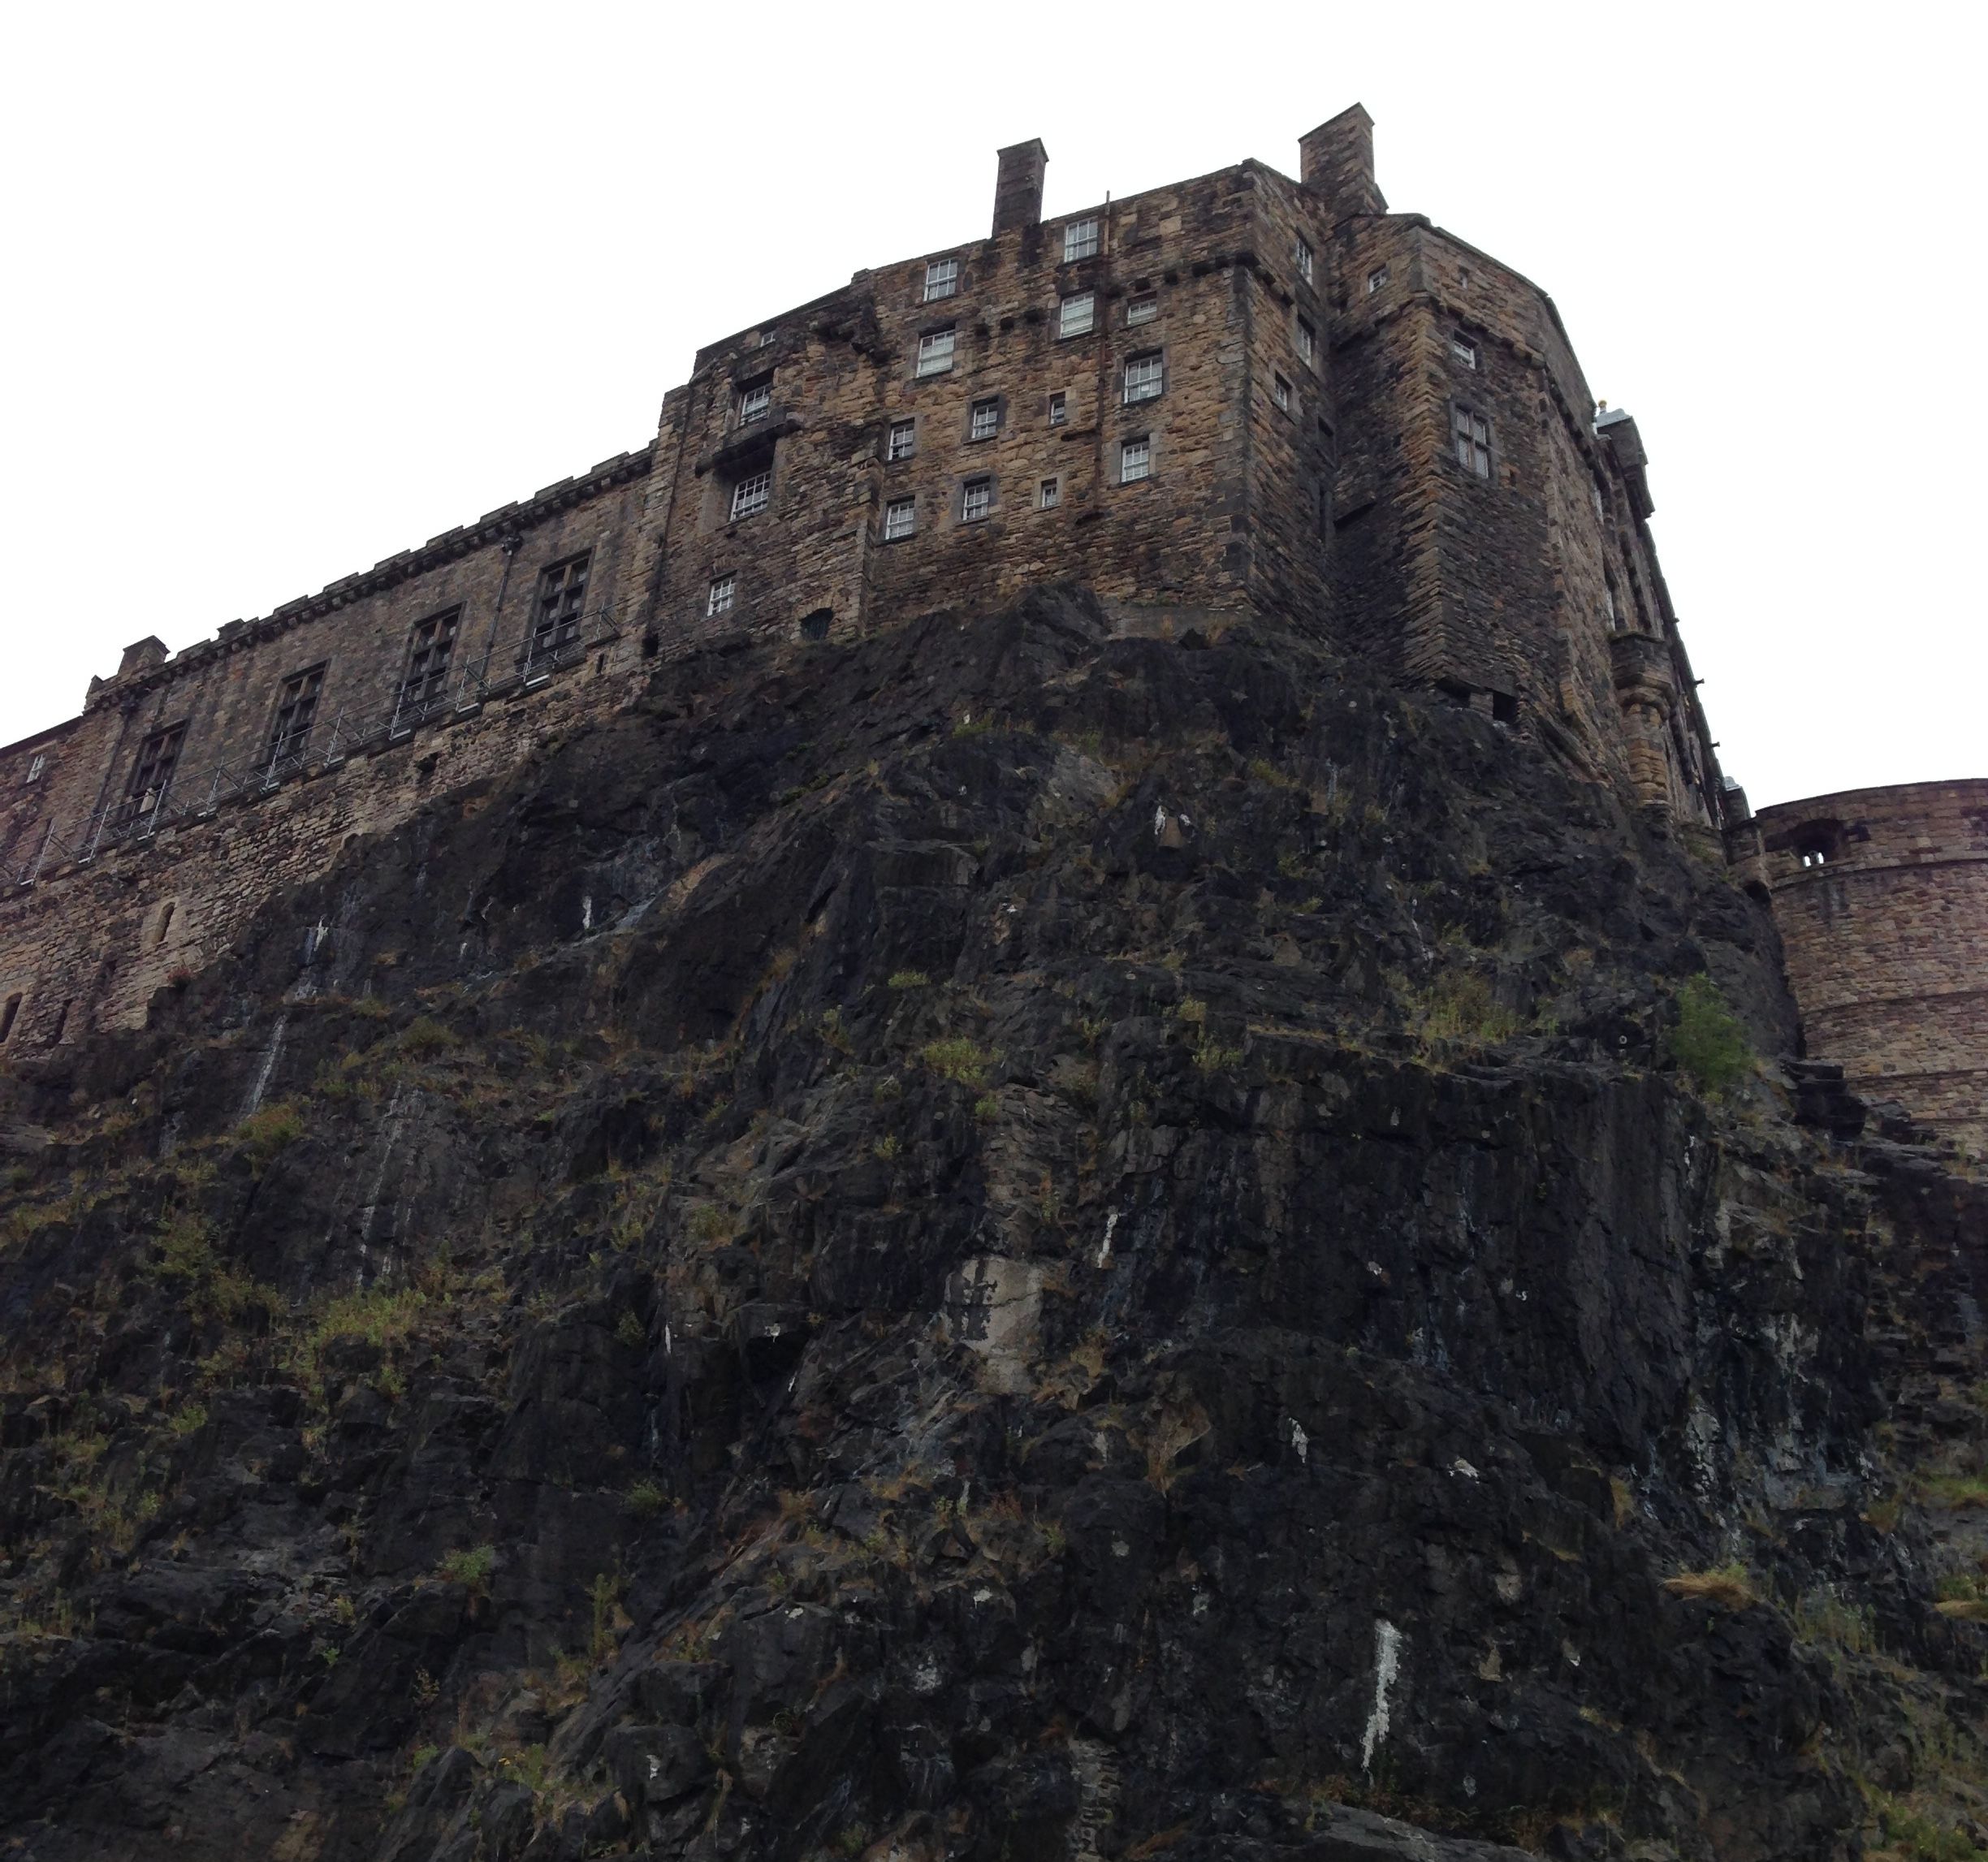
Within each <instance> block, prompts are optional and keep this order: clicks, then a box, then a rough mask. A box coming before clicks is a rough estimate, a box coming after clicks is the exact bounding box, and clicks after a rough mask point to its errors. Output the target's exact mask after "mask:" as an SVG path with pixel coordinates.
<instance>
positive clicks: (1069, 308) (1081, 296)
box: [1057, 291, 1097, 343]
mask: <svg viewBox="0 0 1988 1862" xmlns="http://www.w3.org/2000/svg"><path fill="white" fill-rule="evenodd" d="M1078 305H1082V306H1083V309H1082V310H1081V312H1080V311H1079V310H1078ZM1079 315H1081V316H1082V317H1083V322H1081V323H1079V322H1077V320H1076V319H1077V318H1078V316H1079ZM1096 328H1097V293H1096V292H1095V291H1074V292H1071V293H1070V296H1068V297H1066V298H1065V299H1064V300H1062V301H1061V303H1060V304H1058V305H1057V342H1059V343H1063V342H1067V341H1068V340H1069V339H1070V338H1071V337H1073V336H1088V335H1090V334H1091V331H1092V330H1095V329H1096Z"/></svg>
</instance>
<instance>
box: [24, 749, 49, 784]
mask: <svg viewBox="0 0 1988 1862" xmlns="http://www.w3.org/2000/svg"><path fill="white" fill-rule="evenodd" d="M47 767H48V753H47V752H46V751H45V750H41V751H37V753H36V754H35V759H34V761H33V762H32V763H29V764H28V777H27V780H28V781H29V782H39V781H40V780H41V772H42V771H44V770H45V769H46V768H47Z"/></svg>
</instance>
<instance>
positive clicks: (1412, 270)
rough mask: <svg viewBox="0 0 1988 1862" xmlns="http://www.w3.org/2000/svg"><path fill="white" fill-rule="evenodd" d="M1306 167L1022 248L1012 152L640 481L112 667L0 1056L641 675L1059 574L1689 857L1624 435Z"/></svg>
mask: <svg viewBox="0 0 1988 1862" xmlns="http://www.w3.org/2000/svg"><path fill="white" fill-rule="evenodd" d="M1300 154H1301V160H1300V164H1299V168H1300V173H1299V179H1295V180H1294V179H1291V178H1290V176H1288V175H1285V174H1283V173H1281V172H1280V171H1277V169H1275V168H1273V167H1270V166H1266V165H1264V163H1262V162H1256V161H1244V162H1239V163H1238V164H1237V165H1235V166H1233V167H1230V168H1225V169H1222V170H1221V171H1217V172H1216V173H1213V174H1211V175H1202V176H1199V177H1197V178H1195V179H1190V180H1186V181H1183V182H1180V183H1177V184H1172V185H1169V186H1166V187H1161V188H1153V189H1150V190H1148V191H1147V192H1143V193H1140V194H1136V195H1133V196H1130V197H1124V198H1121V199H1115V200H1107V201H1100V202H1098V203H1096V205H1091V206H1089V207H1084V208H1080V209H1078V210H1074V211H1072V212H1070V213H1065V214H1061V215H1059V216H1057V217H1056V218H1052V219H1049V220H1045V219H1044V218H1043V216H1042V211H1041V208H1042V201H1043V193H1044V176H1045V174H1046V170H1047V163H1048V153H1047V152H1046V151H1045V150H1044V148H1043V145H1041V144H1040V143H1039V142H1026V143H1021V144H1018V145H1013V147H1010V148H1009V149H1004V150H1002V151H1000V153H999V155H998V157H997V163H996V166H997V172H996V187H995V192H994V201H993V211H992V220H991V225H990V230H989V231H988V233H987V234H986V235H984V236H983V237H977V238H970V239H968V240H963V241H962V242H961V243H960V244H957V245H955V246H952V247H949V248H944V250H941V251H938V252H933V253H923V254H919V255H917V256H915V257H909V258H904V259H900V260H897V261H892V262H890V263H888V264H885V265H883V266H876V267H873V268H870V269H866V270H858V271H857V272H856V273H855V274H854V276H853V277H852V278H851V279H850V281H849V283H848V284H847V285H845V286H844V287H841V288H840V289H838V290H836V291H833V292H828V293H826V294H824V295H823V296H819V297H817V298H815V299H813V300H810V301H809V302H807V303H806V304H802V305H797V306H794V307H792V308H789V309H785V310H783V311H781V312H780V313H777V314H773V315H769V316H768V317H767V318H764V319H763V320H762V321H761V322H759V323H758V324H756V325H754V326H751V327H750V328H748V329H746V330H740V331H737V332H736V333H734V334H733V335H731V336H729V337H727V338H724V339H721V340H720V341H717V342H715V343H709V344H707V345H706V346H705V347H704V348H701V349H700V350H699V351H698V353H697V356H696V358H695V361H694V366H693V369H692V371H691V374H690V377H689V380H688V381H686V382H684V383H683V384H682V385H681V386H680V387H676V388H672V390H671V391H669V392H668V394H667V395H665V396H664V397H663V405H662V413H661V417H660V420H659V426H658V430H657V432H656V434H655V438H653V439H652V440H651V441H650V442H649V443H647V444H646V445H644V446H642V447H637V448H634V449H632V450H631V451H628V452H625V453H622V454H620V455H617V456H616V457H615V458H613V459H611V460H604V461H603V462H602V463H601V464H599V465H598V466H596V467H594V468H593V469H591V470H590V471H589V472H587V473H581V474H577V475H576V476H575V477H572V478H569V479H563V480H561V481H560V482H558V483H556V484H555V485H552V486H547V488H546V489H545V490H543V491H541V492H539V493H538V494H537V495H535V496H534V497H533V498H530V499H523V500H521V501H519V502H518V503H514V504H510V505H506V506H503V507H501V508H499V509H498V510H496V511H493V512H487V513H486V514H485V515H484V516H482V517H481V518H479V519H478V520H477V521H475V522H474V523H473V524H467V525H461V526H459V527H457V528H456V529H452V530H447V531H444V532H443V533H442V534H439V535H438V536H436V537H434V538H430V540H429V542H427V543H426V544H424V545H422V546H421V547H419V548H417V549H412V550H407V551H401V552H400V554H398V555H394V556H391V557H388V558H387V559H384V560H382V562H380V563H378V564H374V567H373V568H371V569H370V570H365V571H362V572H359V573H357V574H355V575H352V576H348V577H344V578H342V579H341V580H339V581H336V582H334V583H332V584H331V585H330V586H328V587H327V588H326V589H323V590H320V591H319V592H318V594H314V595H312V596H309V597H305V598H300V599H299V600H296V601H294V602H290V603H286V604H284V606H283V607H280V608H278V609H277V610H275V611H274V612H273V613H271V614H270V615H267V616H262V617H261V618H259V619H257V620H245V621H236V622H231V623H229V624H227V625H226V626H224V627H223V628H221V629H219V630H218V633H216V635H215V636H214V637H213V638H212V639H210V640H207V641H203V642H199V643H197V645H195V646H191V647H188V648H187V649H185V650H183V651H181V652H179V653H177V654H168V653H167V652H166V650H165V648H164V646H163V644H162V643H161V642H158V641H156V640H148V641H145V642H139V643H137V644H136V646H133V647H132V649H130V650H128V651H127V654H126V655H125V658H124V661H123V663H122V664H121V665H120V666H119V669H118V671H117V672H116V673H115V675H113V676H110V677H109V678H106V679H102V680H93V682H92V686H91V689H90V692H89V695H88V698H87V699H86V701H85V703H84V709H83V711H82V712H81V714H80V715H79V716H78V717H76V718H75V719H71V720H69V721H68V722H67V723H66V724H61V725H58V726H55V727H53V728H51V729H50V730H48V731H45V732H40V733H37V736H35V737H32V738H30V739H27V740H24V741H22V742H21V743H19V744H16V745H11V746H8V747H7V748H6V749H4V750H0V877H3V878H4V880H5V881H6V884H7V886H8V888H9V890H8V891H7V892H6V894H5V895H4V896H0V1002H4V1001H6V1000H12V999H15V998H16V997H17V998H18V999H19V1000H18V1001H17V1002H16V1006H15V1010H14V1012H13V1019H12V1021H11V1022H10V1027H11V1028H15V1029H17V1030H18V1032H17V1033H15V1034H12V1035H9V1036H7V1037H5V1038H0V1040H4V1039H12V1040H20V1039H26V1040H29V1041H32V1042H47V1041H49V1040H51V1039H55V1040H58V1039H63V1038H64V1037H65V1035H66V1033H67V1031H68V1030H73V1029H75V1028H76V1027H78V1026H83V1025H88V1024H89V1023H90V1022H97V1021H102V1020H105V1019H110V1020H130V1019H132V1018H134V1017H138V1016H140V1015H142V1013H143V1012H144V1004H145V999H146V997H147V996H148V995H149V991H150V989H152V988H153V987H157V986H158V983H160V982H162V981H163V980H165V979H166V978H167V977H168V976H170V975H171V974H173V973H174V972H175V970H179V969H184V968H188V967H191V966H196V965H197V963H198V962H200V961H205V957H206V956H207V955H208V954H210V953H212V951H213V950H214V949H216V948H219V946H220V944H222V943H223V942H225V940H227V937H228V936H230V935H232V930H233V927H236V926H237V925H238V924H239V923H240V922H241V921H242V918H244V915H245V914H246V913H247V912H248V910H249V909H253V903H254V902H255V901H256V900H257V899H258V898H260V897H261V896H266V894H267V892H269V891H270V888H273V887H274V886H276V885H279V884H281V883H287V882H288V881H290V880H292V879H298V878H301V877H306V876H308V875H309V874H310V873H311V872H313V871H317V870H319V868H321V867H322V864H323V863H324V862H326V861H328V860H329V859H330V858H331V856H332V854H333V853H335V851H336V850H337V849H338V848H339V846H340V845H343V844H344V841H345V840H346V839H347V838H348V837H349V836H350V835H351V834H352V833H354V832H373V831H377V830H378V829H380V828H382V827H389V826H391V825H392V824H393V823H394V822H395V820H396V819H400V818H402V817H403V816H404V814H405V812H406V811H408V810H411V809H412V808H413V806H417V804H418V802H419V801H420V800H421V798H422V797H424V796H425V795H427V794H432V793H439V792H441V791H442V790H443V789H445V788H447V787H449V786H451V785H452V784H456V783H458V782H460V781H465V780H471V779H472V778H473V775H474V774H475V772H477V771H479V770H482V769H486V768H489V767H500V766H501V764H502V763H503V760H504V759H505V758H515V756H516V754H519V753H520V750H521V746H524V745H529V744H530V743H532V742H534V741H538V740H539V738H540V737H541V736H542V733H543V732H544V731H545V730H547V728H551V725H552V721H554V720H559V721H560V728H564V724H570V723H572V722H573V721H574V720H576V719H580V718H583V717H586V716H588V715H600V714H602V713H603V712H605V711H611V710H612V709H613V708H614V707H616V706H619V705H620V704H621V703H623V702H625V701H626V700H627V698H629V696H630V695H631V694H632V693H633V692H634V691H635V690H637V689H638V688H639V686H640V684H641V682H642V678H643V676H644V675H645V671H646V665H647V663H649V662H650V661H652V660H653V659H655V657H656V656H658V655H673V654H676V653H681V652H685V651H689V650H695V649H697V648H698V647H699V646H704V645H707V644H710V643H712V642H718V641H721V640H724V639H728V638H732V637H738V636H739V635H741V634H745V635H748V636H751V637H757V638H760V639H766V640H783V639H799V640H803V641H806V640H815V639H821V638H824V637H846V636H848V635H850V634H854V633H862V632H866V631H868V630H870V629H874V628H876V627H879V626H884V625H888V624H891V623H892V621H893V620H900V619H903V618H907V617H910V616H915V615H918V614H920V613H923V612H927V611H931V610H933V609H937V608H952V607H968V606H983V605H987V604H989V603H997V602H999V601H1000V600H1002V599H1004V598H1007V597H1009V596H1010V595H1012V594H1015V593H1018V592H1019V591H1020V590H1022V589H1025V588H1026V587H1029V586H1031V585H1038V584H1040V583H1043V582H1048V581H1078V582H1083V583H1085V584H1087V585H1090V586H1091V587H1092V588H1094V589H1096V590H1097V592H1098V593H1099V594H1100V596H1102V597H1103V598H1104V599H1105V600H1106V602H1107V603H1109V604H1110V605H1111V606H1112V607H1113V610H1114V611H1117V612H1118V613H1120V614H1121V615H1122V616H1125V617H1126V624H1127V625H1129V626H1141V627H1150V628H1152V629H1157V630H1160V631H1165V629H1167V628H1168V627H1169V626H1178V625H1185V624H1190V623H1195V622H1202V621H1214V622H1219V621H1220V620H1221V619H1223V618H1224V617H1227V616H1243V615H1247V614H1252V613H1255V614H1264V615H1270V616H1276V617H1277V618H1278V619H1280V620H1282V621H1283V622H1285V623H1286V624H1292V625H1295V626H1299V627H1301V628H1304V629H1311V630H1314V631H1316V633H1319V634H1320V635H1321V636H1324V637H1330V638H1333V639H1334V640H1337V641H1338V642H1342V644H1344V645H1345V646H1347V647H1349V648H1350V649H1352V650H1356V651H1358V652H1360V653H1362V654H1364V655H1368V656H1369V657H1370V658H1372V659H1374V660H1375V661H1376V663H1380V664H1381V665H1382V666H1384V667H1387V668H1388V669H1389V670H1390V671H1391V672H1393V673H1394V676H1397V677H1398V678H1400V679H1401V680H1403V681H1405V682H1407V683H1410V684H1413V685H1420V686H1422V687H1424V688H1425V689H1431V690H1433V691H1435V692H1437V693H1443V694H1446V695H1447V696H1448V697H1449V698H1450V699H1452V700H1454V702H1458V703H1461V704H1467V705H1470V706H1474V707H1476V708H1477V709H1480V710H1481V711H1484V712H1485V713H1486V714H1487V715H1489V716H1491V717H1493V718H1494V719H1497V721H1498V722H1500V723H1501V724H1504V725H1506V726H1507V727H1509V728H1511V729H1512V730H1514V731H1515V732H1519V733H1520V734H1521V735H1522V736H1523V737H1527V738H1528V739H1530V740H1531V741H1533V742H1535V743H1536V745H1538V746H1539V747H1540V748H1541V750H1542V752H1543V753H1545V754H1555V755H1558V756H1559V757H1561V758H1562V759H1564V760H1565V761H1567V762H1568V763H1571V764H1572V765H1573V766H1574V767H1576V768H1578V769H1580V770H1581V771H1584V773H1586V774H1587V775H1589V776H1591V777H1592V778H1593V780H1597V781H1600V782H1606V783H1610V784H1614V786H1616V787H1617V788H1618V789H1619V790H1620V791H1621V792H1622V793H1623V794H1624V795H1625V796H1627V797H1631V798H1632V799H1634V800H1636V801H1638V802H1640V803H1641V804H1643V805H1644V806H1648V807H1649V808H1651V809H1653V810H1656V811H1657V812H1658V813H1660V814H1663V815H1666V816H1668V817H1670V818H1671V819H1677V820H1679V821H1687V822H1696V823H1702V824H1707V825H1716V824H1717V823H1718V822H1719V820H1720V819H1721V812H1722V806H1723V803H1722V788H1721V784H1720V780H1719V778H1718V771H1717V770H1716V767H1715V766H1714V761H1713V758H1712V754H1711V750H1710V746H1709V738H1708V735H1707V732H1706V731H1705V722H1704V719H1703V717H1702V715H1701V714H1700V712H1699V710H1698V707H1697V704H1696V698H1695V696H1694V681H1693V680H1692V678H1691V676H1690V668H1689V666H1688V662H1687V660H1686V659H1685V656H1684V651H1683V646H1682V643H1681V642H1680V641H1679V637H1678V633H1677V626H1676V617H1675V615H1674V614H1673V613H1672V611H1671V610H1670V603H1669V598H1668V596H1667V594H1666V590H1665V588H1664V585H1663V581H1662V576H1661V574H1660V572H1658V570H1657V562H1656V555H1655V551H1654V548H1653V545H1652V543H1651V540H1650V538H1649V532H1648V529H1647V527H1646V524H1645V520H1646V519H1647V518H1648V516H1649V512H1650V510H1651V508H1652V506H1651V500H1650V497H1649V478H1648V460H1647V458H1646V457H1645V456H1644V450H1643V447H1642V444H1641V442H1640V438H1638V436H1637V435H1636V429H1635V423H1634V422H1633V421H1629V420H1628V419H1627V417H1624V416H1623V415H1622V414H1621V413H1619V412H1616V413H1604V414H1603V415H1602V416H1601V417H1600V418H1599V419H1597V410H1596V408H1595V407H1594V404H1593V401H1592V400H1591V399H1590V398H1589V395H1588V390H1587V387H1586V384H1585V382H1584V380H1583V378H1582V376H1581V374H1580V368H1579V365H1578V364H1577V362H1576V361H1575V358H1574V355H1573V352H1572V349H1571V346H1570V345H1569V343H1567V337H1566V333H1565V331H1564V330H1562V327H1561V324H1560V319H1559V317H1558V313H1557V312H1556V311H1555V309H1554V306H1553V305H1552V302H1551V300H1549V298H1548V297H1547V296H1545V293H1544V292H1541V291H1540V290H1539V289H1538V287H1536V286H1535V285H1533V284H1532V283H1530V281H1528V280H1527V279H1524V278H1523V277H1521V276H1520V275H1519V274H1517V273H1515V272H1514V271H1512V270H1510V268H1509V267H1506V266H1502V265H1500V264H1499V263H1498V262H1497V261H1495V260H1493V259H1491V258H1489V257H1487V256H1486V255H1485V254H1484V253H1480V252H1479V251H1477V250H1476V248H1473V247H1472V246H1470V245H1468V244H1466V243H1465V242H1463V241H1462V240H1458V239H1456V238H1455V237H1454V235H1450V234H1448V233H1446V232H1445V231H1442V230H1441V228H1439V227H1435V226H1433V225H1432V224H1431V223H1430V222H1428V220H1427V219H1426V218H1422V217H1420V216H1419V215H1414V214H1389V213H1388V211H1387V210H1386V203H1385V199H1384V198H1383V197H1382V196H1381V192H1380V189H1379V188H1378V185H1377V184H1376V179H1375V175H1374V170H1373V145H1372V123H1371V121H1370V120H1369V119H1368V117H1367V115H1366V113H1365V112H1364V110H1360V109H1359V107H1358V106H1354V107H1353V108H1351V109H1350V110H1346V111H1343V112H1342V113H1341V114H1339V115H1338V116H1336V117H1334V118H1333V119H1330V120H1329V122H1327V123H1324V124H1322V125H1320V127H1319V128H1317V129H1316V130H1314V131H1312V132H1311V133H1310V134H1308V135H1307V136H1305V137H1304V138H1303V140H1302V142H1301V145H1300ZM278 821H280V822H282V823H284V824H285V825H284V827H283V832H282V834H281V835H280V836H278V837H277V839H278V840H280V847H278V846H277V845H275V843H274V842H273V841H271V840H270V836H269V834H268V833H267V832H266V823H271V822H278ZM251 849H253V850H254V851H253V853H251V851H250V850H251ZM251 860H253V865H248V866H245V865H244V862H248V861H251ZM113 873H114V874H115V880H113V879H110V878H107V877H106V875H109V874H113ZM84 922H88V923H89V925H91V926H92V927H93V929H94V931H95V932H96V934H97V935H96V939H95V940H85V941H91V942H97V941H100V942H101V946H102V948H96V949H93V950H89V951H86V950H84V948H81V946H80V943H79V940H78V939H77V937H76V935H74V930H73V927H76V926H77V925H79V924H81V923H84ZM0 1013H5V1011H0ZM79 1017H80V1020H79Z"/></svg>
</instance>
